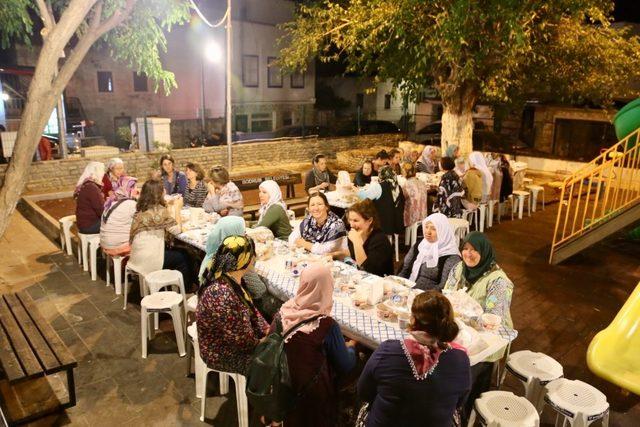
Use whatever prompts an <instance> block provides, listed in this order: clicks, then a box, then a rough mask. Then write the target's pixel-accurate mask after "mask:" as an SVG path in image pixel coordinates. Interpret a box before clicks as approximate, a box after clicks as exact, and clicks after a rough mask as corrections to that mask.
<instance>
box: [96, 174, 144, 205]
mask: <svg viewBox="0 0 640 427" xmlns="http://www.w3.org/2000/svg"><path fill="white" fill-rule="evenodd" d="M137 183H138V179H137V178H134V177H132V176H124V175H123V176H121V177H120V178H118V180H117V181H116V186H115V187H113V194H112V195H110V196H109V197H107V200H106V201H105V202H104V212H105V214H106V213H107V211H108V210H109V208H110V207H111V206H113V204H114V203H115V202H117V201H120V200H126V199H131V198H132V196H131V194H132V193H133V190H135V188H136V184H137Z"/></svg>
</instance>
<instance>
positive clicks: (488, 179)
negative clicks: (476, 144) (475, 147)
mask: <svg viewBox="0 0 640 427" xmlns="http://www.w3.org/2000/svg"><path fill="white" fill-rule="evenodd" d="M469 163H471V165H472V166H473V167H475V168H476V169H478V170H479V171H480V172H482V195H483V196H487V195H489V194H491V185H493V174H492V173H491V171H490V170H489V168H488V167H487V162H486V161H485V159H484V156H483V155H482V153H480V152H479V151H474V152H473V153H471V154H469Z"/></svg>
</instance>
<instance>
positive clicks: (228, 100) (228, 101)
mask: <svg viewBox="0 0 640 427" xmlns="http://www.w3.org/2000/svg"><path fill="white" fill-rule="evenodd" d="M226 36H227V52H226V54H227V57H226V60H227V61H226V67H225V68H226V72H225V80H226V93H227V96H226V97H225V98H226V100H225V104H226V114H225V121H226V130H225V134H226V136H227V167H228V169H229V171H231V166H232V161H231V159H232V157H231V120H232V116H231V79H232V77H233V75H232V74H231V0H227V31H226Z"/></svg>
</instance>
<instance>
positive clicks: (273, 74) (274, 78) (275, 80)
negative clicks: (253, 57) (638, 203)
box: [267, 56, 282, 87]
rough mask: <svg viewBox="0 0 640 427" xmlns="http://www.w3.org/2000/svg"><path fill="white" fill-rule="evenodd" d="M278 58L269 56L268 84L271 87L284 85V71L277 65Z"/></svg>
mask: <svg viewBox="0 0 640 427" xmlns="http://www.w3.org/2000/svg"><path fill="white" fill-rule="evenodd" d="M276 59H277V58H274V57H271V56H270V57H268V58H267V85H268V86H269V87H282V71H280V67H278V66H277V65H275V62H276Z"/></svg>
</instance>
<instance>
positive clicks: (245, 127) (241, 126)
mask: <svg viewBox="0 0 640 427" xmlns="http://www.w3.org/2000/svg"><path fill="white" fill-rule="evenodd" d="M236 132H249V117H248V116H247V115H246V114H238V115H237V116H236Z"/></svg>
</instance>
